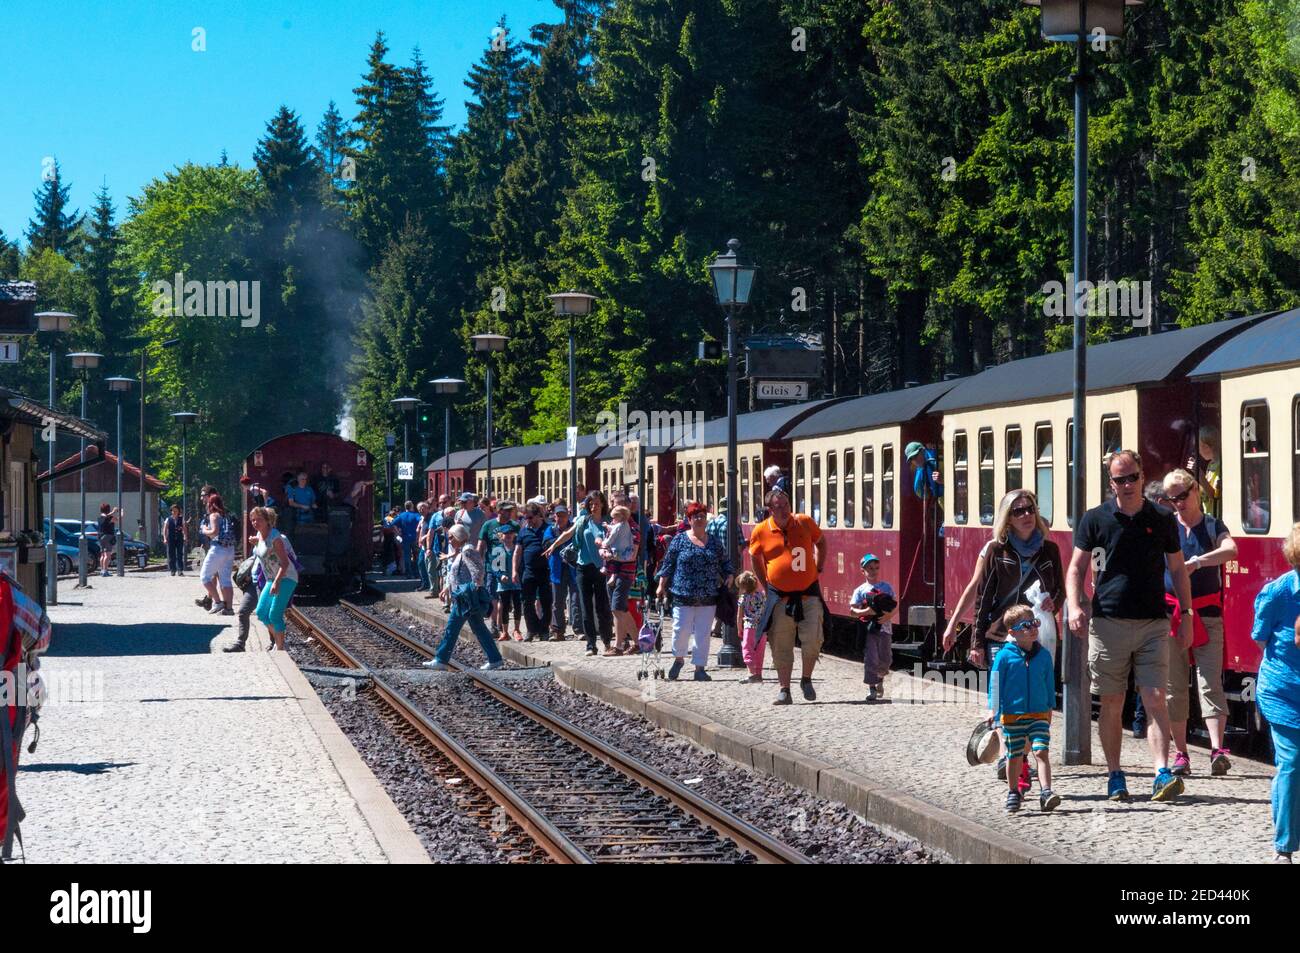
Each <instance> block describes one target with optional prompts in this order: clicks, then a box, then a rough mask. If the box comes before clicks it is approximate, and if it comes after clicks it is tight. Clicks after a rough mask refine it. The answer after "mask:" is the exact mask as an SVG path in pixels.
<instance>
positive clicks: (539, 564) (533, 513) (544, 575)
mask: <svg viewBox="0 0 1300 953" xmlns="http://www.w3.org/2000/svg"><path fill="white" fill-rule="evenodd" d="M545 533H546V518H545V517H544V516H543V515H542V508H541V506H539V505H538V504H536V503H526V504H524V525H523V526H522V527H521V528H520V530H519V536H518V537H517V539H516V540H515V560H514V579H515V582H516V583H517V584H519V585H520V587H521V588H522V589H523V592H522V596H523V603H524V624H525V625H526V626H527V628H528V637H527V638H526V639H525V640H524V641H526V642H532V641H533V640H534V639H535V640H537V641H538V642H541V641H543V640H545V638H546V632H547V622H549V621H550V618H551V567H550V563H549V562H548V561H547V559H546V557H545V556H543V555H542V551H543V550H544V549H546V544H545V543H544V542H543V540H542V536H543V535H544V534H545ZM539 604H540V605H539ZM539 608H540V610H541V613H540V615H539V614H538V609H539Z"/></svg>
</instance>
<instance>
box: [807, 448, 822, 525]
mask: <svg viewBox="0 0 1300 953" xmlns="http://www.w3.org/2000/svg"><path fill="white" fill-rule="evenodd" d="M809 482H811V483H812V518H813V522H814V523H816V524H817V525H818V526H820V525H821V522H822V455H821V454H820V453H814V454H813V455H812V479H811V480H810V481H809Z"/></svg>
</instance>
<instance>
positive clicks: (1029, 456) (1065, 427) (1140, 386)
mask: <svg viewBox="0 0 1300 953" xmlns="http://www.w3.org/2000/svg"><path fill="white" fill-rule="evenodd" d="M1260 320H1261V316H1253V317H1249V318H1236V319H1232V320H1227V321H1218V322H1215V323H1212V324H1205V325H1198V326H1196V327H1192V328H1185V329H1181V330H1175V331H1167V332H1164V333H1161V334H1154V335H1141V336H1136V337H1132V338H1126V339H1123V340H1118V341H1112V342H1110V343H1107V344H1100V345H1095V346H1092V347H1089V348H1088V354H1087V360H1088V401H1087V421H1086V428H1085V432H1084V437H1085V440H1086V444H1087V459H1086V471H1085V473H1084V474H1083V478H1084V481H1085V503H1086V504H1087V506H1088V507H1092V506H1096V505H1098V504H1100V503H1101V502H1103V500H1104V499H1106V498H1107V496H1108V495H1109V490H1108V488H1109V482H1108V480H1107V479H1106V477H1105V474H1104V473H1103V469H1104V468H1103V465H1102V460H1103V458H1104V457H1105V455H1106V454H1107V453H1109V452H1111V451H1113V450H1119V449H1121V448H1127V449H1134V450H1137V451H1138V452H1139V453H1141V455H1142V461H1143V469H1144V471H1145V474H1144V479H1146V480H1148V481H1149V480H1152V479H1159V478H1161V477H1163V476H1164V475H1165V474H1166V473H1168V472H1169V471H1170V470H1172V469H1174V468H1175V467H1180V466H1184V465H1185V464H1186V461H1187V459H1188V457H1189V456H1190V455H1191V454H1193V453H1194V452H1195V451H1196V444H1197V432H1198V430H1199V428H1200V427H1201V426H1203V425H1205V424H1215V425H1217V423H1218V421H1219V400H1220V398H1219V386H1218V384H1217V383H1215V382H1213V381H1210V380H1203V381H1197V382H1193V381H1190V380H1189V379H1188V374H1189V372H1190V371H1191V370H1192V369H1193V368H1195V367H1196V366H1197V365H1199V364H1200V363H1201V362H1202V361H1203V360H1204V359H1205V358H1206V357H1207V356H1208V355H1210V354H1211V353H1212V352H1213V351H1214V350H1215V348H1217V347H1219V346H1221V345H1222V344H1223V342H1225V341H1229V340H1231V339H1232V338H1233V337H1234V335H1237V334H1240V333H1242V332H1244V331H1246V330H1248V329H1249V328H1250V327H1251V326H1252V325H1254V324H1256V323H1257V322H1258V321H1260ZM1073 374H1074V356H1073V352H1071V351H1058V352H1055V353H1052V354H1044V355H1040V356H1037V357H1030V358H1025V359H1023V360H1018V361H1011V362H1009V363H1006V364H999V365H998V366H996V367H991V368H988V369H987V370H985V371H983V372H981V373H979V374H976V375H974V376H972V377H968V378H966V379H965V380H963V381H962V382H960V383H959V384H958V385H957V386H956V387H954V388H953V389H952V390H951V391H949V392H948V393H947V394H946V395H944V396H943V397H942V398H940V399H939V400H938V401H937V402H936V403H935V405H934V407H933V411H934V412H935V413H936V414H941V415H942V418H943V454H942V456H943V474H944V480H943V482H944V497H945V499H944V514H943V522H944V564H945V573H944V576H945V579H944V605H945V606H948V607H954V606H956V604H957V601H958V599H959V598H960V596H961V593H962V590H963V589H964V588H965V587H966V584H967V583H968V582H969V580H970V577H971V574H972V572H973V571H974V569H975V564H976V561H977V559H978V557H979V552H980V549H981V548H982V547H983V546H984V544H985V543H986V542H987V541H988V540H989V539H990V537H991V535H992V528H993V521H994V517H995V514H996V509H997V504H998V501H999V500H1000V499H1001V498H1002V496H1003V494H1005V493H1006V492H1008V491H1009V490H1011V489H1018V488H1021V487H1025V488H1028V489H1031V490H1034V491H1035V493H1036V494H1037V495H1038V500H1039V506H1040V509H1041V510H1042V514H1043V518H1044V519H1045V520H1047V522H1048V524H1049V525H1050V526H1051V529H1052V538H1053V539H1054V540H1055V541H1056V543H1057V545H1058V546H1059V547H1060V548H1061V558H1062V560H1063V561H1065V562H1067V563H1068V562H1069V558H1070V554H1071V552H1072V550H1073V538H1072V534H1071V527H1072V526H1073V525H1074V514H1073V513H1072V512H1070V505H1071V501H1070V486H1071V485H1072V483H1073V481H1074V460H1073V456H1072V451H1071V444H1072V441H1073V433H1074V421H1073V401H1072V398H1071V390H1072V386H1073ZM960 621H962V622H964V623H966V624H967V625H969V623H970V622H971V617H970V613H969V612H968V613H967V614H966V615H965V616H964V617H963V618H962V619H961V620H960Z"/></svg>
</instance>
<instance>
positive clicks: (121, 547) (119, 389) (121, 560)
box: [107, 377, 144, 576]
mask: <svg viewBox="0 0 1300 953" xmlns="http://www.w3.org/2000/svg"><path fill="white" fill-rule="evenodd" d="M107 383H108V389H109V390H110V391H112V392H113V393H114V394H116V395H117V509H118V511H119V512H121V510H122V395H123V394H125V393H128V392H129V391H130V390H131V385H132V384H134V383H135V381H134V380H132V379H131V378H129V377H110V378H108V380H107ZM140 485H141V486H143V485H144V471H143V470H141V471H140ZM143 515H144V511H143V510H142V511H141V517H142V518H143ZM121 519H122V526H121V532H119V533H118V534H117V537H116V538H117V553H116V556H117V574H118V575H119V576H125V575H126V546H125V536H126V517H125V516H123V517H121Z"/></svg>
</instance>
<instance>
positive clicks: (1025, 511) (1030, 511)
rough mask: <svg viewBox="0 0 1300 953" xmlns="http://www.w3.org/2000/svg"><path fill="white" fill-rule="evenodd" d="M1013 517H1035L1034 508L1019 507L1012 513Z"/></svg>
mask: <svg viewBox="0 0 1300 953" xmlns="http://www.w3.org/2000/svg"><path fill="white" fill-rule="evenodd" d="M1011 515H1012V516H1033V515H1034V508H1033V507H1032V506H1017V507H1016V508H1015V509H1013V510H1012V511H1011Z"/></svg>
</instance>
